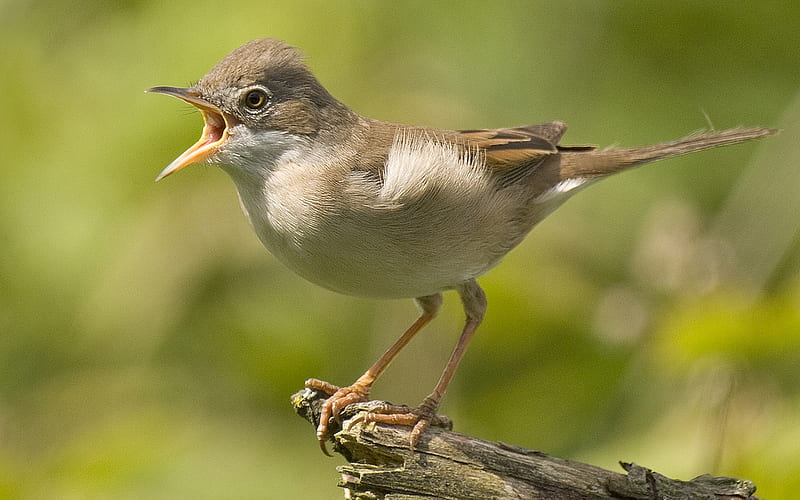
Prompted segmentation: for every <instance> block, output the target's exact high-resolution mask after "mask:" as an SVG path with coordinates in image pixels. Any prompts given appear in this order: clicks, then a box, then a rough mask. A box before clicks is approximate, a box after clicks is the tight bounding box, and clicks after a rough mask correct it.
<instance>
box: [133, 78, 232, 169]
mask: <svg viewBox="0 0 800 500" xmlns="http://www.w3.org/2000/svg"><path fill="white" fill-rule="evenodd" d="M145 92H154V93H157V94H164V95H168V96H172V97H177V98H178V99H181V100H183V101H185V102H188V103H189V104H191V105H193V106H195V107H196V108H197V109H199V110H200V114H202V115H203V120H204V121H205V126H204V127H203V134H202V135H201V136H200V140H198V141H197V142H196V143H195V144H194V145H193V146H192V147H190V148H189V149H187V150H186V151H184V153H183V154H182V155H180V156H179V157H177V158H176V159H175V161H173V162H172V163H170V164H169V165H167V168H165V169H164V170H162V171H161V173H160V174H158V177H156V182H158V181H160V180H161V179H163V178H164V177H166V176H168V175H170V174H172V173H174V172H177V171H178V170H180V169H182V168H183V167H185V166H186V165H189V164H191V163H198V162H202V161H203V160H205V159H206V158H207V157H208V155H210V154H211V153H213V152H214V151H216V150H217V148H218V147H219V146H220V145H222V143H223V142H225V139H227V138H228V135H229V132H228V131H229V129H230V123H229V118H228V117H227V116H226V115H225V114H224V113H223V112H222V111H221V110H220V109H219V108H218V107H216V106H215V105H213V104H211V103H210V102H208V101H206V100H204V99H201V98H200V97H199V96H198V94H197V92H195V91H193V90H192V89H185V88H179V87H153V88H151V89H147V90H146V91H145Z"/></svg>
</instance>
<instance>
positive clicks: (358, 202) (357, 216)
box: [231, 135, 519, 297]
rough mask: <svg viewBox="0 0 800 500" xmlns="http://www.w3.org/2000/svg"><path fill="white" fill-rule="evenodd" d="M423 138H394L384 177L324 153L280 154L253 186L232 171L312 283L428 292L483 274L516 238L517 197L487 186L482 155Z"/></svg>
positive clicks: (369, 291)
mask: <svg viewBox="0 0 800 500" xmlns="http://www.w3.org/2000/svg"><path fill="white" fill-rule="evenodd" d="M421 139H422V138H420V137H407V136H402V135H401V136H398V137H397V138H396V140H395V143H394V146H393V147H392V150H391V152H390V154H389V158H388V160H387V164H386V168H385V175H384V179H383V183H382V184H379V183H377V182H376V181H375V179H370V178H368V177H366V176H364V175H363V174H361V173H359V172H357V171H356V172H353V171H351V170H350V168H349V167H347V166H343V165H337V164H335V163H332V162H331V159H335V157H333V156H331V155H318V156H316V157H314V158H309V157H302V156H297V157H294V158H288V157H286V158H281V159H280V160H279V161H278V162H276V163H275V165H274V166H273V168H272V169H270V171H269V173H268V175H265V176H263V178H262V179H261V181H260V182H259V183H254V182H252V181H253V177H252V176H242V175H235V174H232V175H231V176H232V177H233V178H234V181H235V182H236V184H237V187H238V190H239V195H240V198H241V201H242V205H243V208H244V209H245V212H246V213H247V214H248V217H249V218H250V221H251V223H252V225H253V227H254V229H255V231H256V233H257V234H258V236H259V238H260V239H261V241H262V242H263V243H264V245H265V246H266V247H267V248H268V249H269V250H270V251H271V252H272V253H273V254H275V256H276V257H278V258H279V259H280V260H282V261H283V262H284V263H286V264H287V265H288V266H289V267H290V268H292V269H293V270H294V271H296V272H297V273H298V274H300V275H301V276H303V277H305V278H306V279H308V280H309V281H312V282H315V283H317V284H319V285H322V286H324V287H326V288H330V289H333V290H336V291H339V292H342V293H347V294H353V295H368V296H379V297H419V296H423V295H430V294H433V293H436V292H439V291H441V290H444V289H447V288H451V287H453V286H455V285H457V284H459V283H461V282H463V281H466V280H468V279H471V278H474V277H476V276H479V275H480V274H483V273H484V272H486V271H487V270H488V269H489V268H491V267H492V266H493V265H494V264H496V263H497V262H498V260H499V259H500V258H501V257H502V256H503V255H504V254H505V253H506V252H507V251H508V250H510V248H511V247H512V246H513V245H514V244H516V241H517V240H515V241H514V242H513V243H510V240H511V238H510V237H509V234H513V233H514V232H515V231H516V232H519V228H517V227H516V225H517V224H518V223H519V221H515V220H513V217H512V216H511V215H512V214H513V213H514V212H515V209H516V205H517V203H519V201H517V198H519V197H516V198H515V197H514V196H512V195H510V193H508V192H505V191H498V190H497V189H496V188H495V187H494V184H493V181H492V180H491V179H490V178H489V176H488V174H487V173H486V172H485V170H484V167H483V165H482V158H481V157H480V155H478V154H471V155H463V154H461V153H460V152H459V151H458V150H457V149H456V148H455V147H454V146H452V145H447V144H443V143H441V142H440V141H437V140H436V138H435V137H427V138H424V140H421ZM326 160H327V161H326Z"/></svg>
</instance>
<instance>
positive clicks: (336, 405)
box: [305, 293, 442, 455]
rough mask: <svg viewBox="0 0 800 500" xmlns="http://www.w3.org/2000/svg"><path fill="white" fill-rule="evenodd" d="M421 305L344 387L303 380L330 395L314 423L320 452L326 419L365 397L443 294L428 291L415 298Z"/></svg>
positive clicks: (432, 312)
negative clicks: (385, 347)
mask: <svg viewBox="0 0 800 500" xmlns="http://www.w3.org/2000/svg"><path fill="white" fill-rule="evenodd" d="M415 301H416V302H417V304H418V305H419V306H420V308H421V309H422V314H421V315H420V317H419V318H417V320H416V321H415V322H414V324H412V325H411V326H410V327H409V328H408V330H406V331H405V333H403V335H402V336H401V337H400V338H399V339H397V341H396V342H395V343H394V344H392V346H391V347H390V348H389V349H388V350H387V351H386V352H385V353H383V355H382V356H381V357H380V358H379V359H378V361H376V362H375V364H373V365H372V366H371V367H370V368H369V370H367V371H366V372H365V373H364V374H363V375H361V376H360V377H359V378H358V380H356V381H355V382H353V384H352V385H350V386H347V387H341V388H340V387H338V386H335V385H333V384H329V383H328V382H323V381H322V380H317V379H314V378H311V379H308V380H306V383H305V386H306V387H307V388H309V389H315V390H319V391H322V392H324V393H326V394H330V395H331V396H330V397H329V398H328V399H327V400H326V401H325V404H324V405H323V407H322V411H321V412H320V421H319V426H317V439H318V440H319V441H320V446H321V447H322V452H323V453H325V454H326V455H329V453H328V450H327V449H325V441H327V440H328V422H329V421H330V419H331V418H338V417H339V413H340V412H341V411H342V410H343V409H344V408H345V407H346V406H347V405H350V404H353V403H358V402H361V401H367V399H368V398H369V391H370V389H371V388H372V384H373V383H374V382H375V380H376V379H377V378H378V377H379V376H380V375H381V373H383V372H384V370H386V368H387V367H388V366H389V363H391V361H392V359H394V357H395V356H397V353H399V352H400V351H401V350H402V349H403V347H405V346H406V344H408V342H409V341H410V340H411V339H412V338H413V337H414V335H416V334H417V332H419V331H420V329H422V327H423V326H425V325H426V324H428V323H429V322H430V320H432V319H433V317H434V316H436V312H437V311H438V310H439V307H440V306H441V304H442V294H440V293H437V294H435V295H429V296H426V297H420V298H417V299H415Z"/></svg>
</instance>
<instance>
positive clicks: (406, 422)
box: [353, 396, 453, 450]
mask: <svg viewBox="0 0 800 500" xmlns="http://www.w3.org/2000/svg"><path fill="white" fill-rule="evenodd" d="M438 407H439V398H433V397H431V396H428V397H426V398H425V399H424V400H422V403H421V404H420V405H419V406H418V407H416V408H412V407H409V406H405V405H391V404H385V405H381V406H377V407H374V408H370V410H369V411H367V412H365V413H363V414H362V415H361V416H359V417H357V418H356V419H354V420H353V423H356V422H364V423H369V422H376V423H380V424H388V425H403V426H409V427H412V429H411V432H410V433H409V436H408V440H409V445H410V446H411V449H412V450H413V449H414V448H416V446H417V443H418V442H419V438H420V436H421V435H422V433H423V432H425V429H427V428H428V427H429V426H430V425H434V426H436V427H443V428H445V429H452V428H453V423H452V422H451V421H450V419H449V418H447V417H446V416H444V415H437V414H436V409H437V408H438Z"/></svg>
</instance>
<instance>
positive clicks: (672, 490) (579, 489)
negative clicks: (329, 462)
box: [292, 389, 757, 500]
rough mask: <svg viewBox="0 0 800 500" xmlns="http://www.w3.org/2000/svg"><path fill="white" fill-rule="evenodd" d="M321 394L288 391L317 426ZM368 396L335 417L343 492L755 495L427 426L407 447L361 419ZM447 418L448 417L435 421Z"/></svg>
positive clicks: (405, 496)
mask: <svg viewBox="0 0 800 500" xmlns="http://www.w3.org/2000/svg"><path fill="white" fill-rule="evenodd" d="M325 397H326V396H325V395H324V394H320V393H318V392H316V391H312V390H308V389H305V390H303V391H300V392H298V393H297V394H295V395H294V396H292V404H293V406H294V407H295V409H296V411H297V413H298V414H300V415H301V416H302V417H303V418H305V419H306V420H308V421H309V422H311V423H312V424H313V425H314V426H315V427H316V425H317V422H318V421H319V411H320V407H321V404H322V402H323V401H324V400H325ZM380 404H385V403H383V402H377V401H371V402H369V403H359V404H356V405H351V406H350V407H348V408H346V409H345V411H344V412H343V415H342V423H341V425H338V424H337V423H332V424H333V428H332V429H331V430H332V435H333V438H332V440H331V443H329V445H332V448H333V451H334V452H336V453H339V454H341V455H342V456H343V457H344V458H345V459H346V460H347V461H348V462H349V464H348V465H343V466H339V467H337V469H338V471H339V472H340V473H341V478H342V479H341V481H340V482H339V486H341V487H342V488H344V489H345V496H344V498H346V499H354V500H423V499H424V500H431V499H433V498H437V499H459V500H461V499H475V500H487V499H547V500H561V499H569V500H573V499H617V500H618V499H641V500H645V499H647V500H656V499H665V500H667V499H670V500H672V499H676V500H677V499H703V500H741V499H748V500H757V498H756V497H755V496H754V493H755V490H756V486H755V485H754V484H753V483H752V482H750V481H747V480H742V479H734V478H727V477H714V476H711V475H708V474H704V475H702V476H698V477H696V478H694V479H692V480H691V481H680V480H676V479H670V478H668V477H666V476H663V475H661V474H659V473H657V472H654V471H652V470H650V469H647V468H645V467H641V466H639V465H636V464H633V463H624V462H621V463H620V464H621V466H622V469H623V470H624V473H623V472H614V471H609V470H605V469H602V468H600V467H596V466H593V465H589V464H584V463H580V462H575V461H571V460H566V459H563V458H558V457H553V456H550V455H546V454H544V453H541V452H539V451H534V450H528V449H524V448H520V447H517V446H513V445H508V444H503V443H492V442H488V441H483V440H481V439H478V438H475V437H471V436H466V435H463V434H459V433H456V432H453V431H451V430H449V429H447V428H446V426H445V428H443V427H430V428H428V429H427V430H426V431H425V433H424V434H423V436H422V438H421V439H420V442H419V444H418V445H417V447H416V448H415V449H414V450H413V451H412V450H411V449H410V447H409V441H408V431H409V428H408V427H399V426H389V425H382V424H374V423H364V422H362V421H361V418H360V417H363V412H364V411H367V410H369V408H371V407H372V405H380ZM439 423H440V424H446V420H444V419H443V420H442V422H439Z"/></svg>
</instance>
